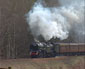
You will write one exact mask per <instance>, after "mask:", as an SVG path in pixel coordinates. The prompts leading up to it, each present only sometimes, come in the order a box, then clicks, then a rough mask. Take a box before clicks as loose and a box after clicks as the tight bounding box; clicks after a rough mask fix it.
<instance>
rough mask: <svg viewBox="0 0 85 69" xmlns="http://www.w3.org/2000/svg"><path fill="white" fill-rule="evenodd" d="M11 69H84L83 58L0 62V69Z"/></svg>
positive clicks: (84, 60)
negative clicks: (8, 68) (9, 68)
mask: <svg viewBox="0 0 85 69" xmlns="http://www.w3.org/2000/svg"><path fill="white" fill-rule="evenodd" d="M7 67H12V69H85V56H70V57H56V58H36V59H9V60H0V68H7Z"/></svg>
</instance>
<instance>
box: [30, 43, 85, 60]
mask: <svg viewBox="0 0 85 69" xmlns="http://www.w3.org/2000/svg"><path fill="white" fill-rule="evenodd" d="M75 55H78V56H79V55H85V43H33V44H31V45H30V57H31V58H40V57H41V58H48V57H55V56H75Z"/></svg>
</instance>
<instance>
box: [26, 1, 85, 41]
mask: <svg viewBox="0 0 85 69" xmlns="http://www.w3.org/2000/svg"><path fill="white" fill-rule="evenodd" d="M84 10H85V5H84V0H81V1H77V0H76V1H75V2H74V3H70V4H69V5H63V6H60V7H53V8H48V7H44V6H43V5H42V4H40V3H36V4H35V5H34V6H33V8H32V10H30V12H28V14H26V16H27V23H28V24H29V27H30V30H31V32H32V35H33V36H34V37H36V38H38V37H39V36H42V37H43V38H44V39H45V40H46V41H48V40H50V39H52V38H54V39H55V38H59V39H60V40H64V39H67V38H68V36H69V32H70V30H74V31H76V34H75V35H77V34H78V33H81V34H82V36H85V29H84V27H83V28H82V30H81V27H82V26H84V25H85V22H84V14H85V11H84ZM81 24H82V26H81V27H80V25H81ZM78 27H79V28H78ZM80 31H81V32H80ZM79 36H80V34H78V37H79Z"/></svg>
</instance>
